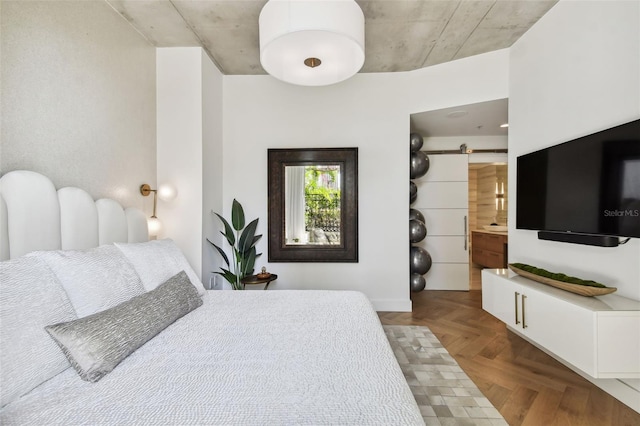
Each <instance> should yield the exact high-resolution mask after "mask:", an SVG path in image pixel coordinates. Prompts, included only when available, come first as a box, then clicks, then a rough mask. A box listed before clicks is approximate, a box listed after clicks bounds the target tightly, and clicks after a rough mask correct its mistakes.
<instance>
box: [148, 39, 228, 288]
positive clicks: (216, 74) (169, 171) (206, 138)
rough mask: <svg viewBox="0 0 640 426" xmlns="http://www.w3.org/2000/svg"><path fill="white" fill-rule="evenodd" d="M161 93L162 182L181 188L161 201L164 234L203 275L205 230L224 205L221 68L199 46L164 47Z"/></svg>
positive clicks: (159, 147)
mask: <svg viewBox="0 0 640 426" xmlns="http://www.w3.org/2000/svg"><path fill="white" fill-rule="evenodd" d="M157 98H158V106H157V114H158V117H157V119H158V131H157V133H158V141H157V150H158V163H157V166H158V182H159V184H162V183H165V182H167V183H171V184H172V185H174V186H175V187H176V188H177V190H178V197H177V198H176V199H175V200H173V201H171V202H162V201H161V200H159V201H158V217H159V218H160V220H161V221H162V223H163V229H162V232H161V234H160V235H159V237H169V238H172V239H173V240H174V241H175V242H176V244H177V245H178V246H179V247H180V248H181V249H182V251H183V252H184V254H185V257H186V258H187V260H188V261H189V263H190V264H191V266H192V267H193V269H194V270H195V271H196V272H197V273H198V275H201V274H202V271H203V263H204V261H203V259H207V258H208V257H207V256H206V255H205V253H206V249H207V247H205V246H204V244H203V232H205V231H206V230H208V229H209V226H211V225H210V221H211V218H210V213H209V212H210V210H211V209H212V208H218V207H219V206H220V205H221V201H220V200H221V195H222V189H221V188H222V182H223V181H222V177H221V175H222V171H221V170H222V168H221V157H222V126H221V121H222V74H221V73H220V71H219V70H218V69H217V68H216V66H215V65H214V64H213V63H212V62H211V60H210V59H209V57H208V56H207V55H206V54H205V53H204V51H203V50H202V49H201V48H199V47H171V48H160V49H158V51H157ZM209 262H210V261H209V260H208V261H207V269H206V270H207V271H209V270H210V269H212V267H211V266H210V265H209V264H208V263H209ZM204 280H205V281H206V280H208V277H207V276H206V275H205V277H204Z"/></svg>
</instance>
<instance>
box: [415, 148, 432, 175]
mask: <svg viewBox="0 0 640 426" xmlns="http://www.w3.org/2000/svg"><path fill="white" fill-rule="evenodd" d="M428 171H429V157H427V154H425V153H424V152H422V151H418V152H414V153H412V154H411V179H415V178H419V177H422V176H424V175H426V174H427V172H428Z"/></svg>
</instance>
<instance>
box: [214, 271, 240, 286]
mask: <svg viewBox="0 0 640 426" xmlns="http://www.w3.org/2000/svg"><path fill="white" fill-rule="evenodd" d="M220 269H221V270H222V272H216V274H218V275H220V276H221V277H223V278H224V279H225V280H227V282H229V284H231V285H232V286H233V285H235V284H236V276H235V274H234V273H233V272H231V271H230V270H228V269H224V268H220Z"/></svg>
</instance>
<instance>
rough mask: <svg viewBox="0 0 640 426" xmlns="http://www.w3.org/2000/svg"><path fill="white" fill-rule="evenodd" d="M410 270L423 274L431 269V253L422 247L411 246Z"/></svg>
mask: <svg viewBox="0 0 640 426" xmlns="http://www.w3.org/2000/svg"><path fill="white" fill-rule="evenodd" d="M409 262H410V265H409V266H410V271H411V272H413V273H417V274H420V275H424V274H426V273H427V272H429V269H431V255H430V254H429V252H428V251H426V250H425V249H423V248H422V247H416V246H412V247H411V252H410V254H409Z"/></svg>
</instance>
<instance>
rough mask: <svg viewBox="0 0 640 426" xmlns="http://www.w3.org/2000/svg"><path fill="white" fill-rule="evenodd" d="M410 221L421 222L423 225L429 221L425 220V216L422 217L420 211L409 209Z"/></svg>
mask: <svg viewBox="0 0 640 426" xmlns="http://www.w3.org/2000/svg"><path fill="white" fill-rule="evenodd" d="M409 220H419V221H420V222H422V223H426V222H427V221H426V220H424V216H423V215H422V212H420V210H417V209H411V208H410V209H409Z"/></svg>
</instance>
